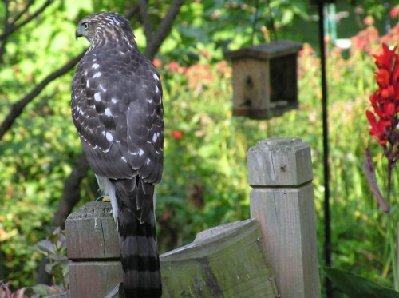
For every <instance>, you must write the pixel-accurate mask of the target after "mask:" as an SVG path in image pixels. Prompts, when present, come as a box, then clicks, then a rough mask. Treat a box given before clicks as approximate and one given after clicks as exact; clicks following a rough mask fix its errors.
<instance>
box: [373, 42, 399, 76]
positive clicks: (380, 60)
mask: <svg viewBox="0 0 399 298" xmlns="http://www.w3.org/2000/svg"><path fill="white" fill-rule="evenodd" d="M396 48H397V47H394V48H393V49H392V50H390V49H389V47H388V46H387V45H386V44H385V43H383V44H382V53H381V54H380V55H373V57H374V58H375V64H376V65H377V67H378V68H385V69H386V70H390V69H391V66H392V62H393V58H394V57H395V51H396Z"/></svg>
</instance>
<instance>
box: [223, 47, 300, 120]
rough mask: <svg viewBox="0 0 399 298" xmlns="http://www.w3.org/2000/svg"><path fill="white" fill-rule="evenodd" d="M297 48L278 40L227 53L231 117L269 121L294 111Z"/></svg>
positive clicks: (296, 106) (296, 89)
mask: <svg viewBox="0 0 399 298" xmlns="http://www.w3.org/2000/svg"><path fill="white" fill-rule="evenodd" d="M301 48H302V44H300V43H297V42H293V41H285V40H280V41H274V42H270V43H268V44H262V45H258V46H250V47H245V48H241V49H239V50H235V51H227V52H226V53H225V57H226V58H228V59H230V60H231V63H232V71H233V73H232V83H233V116H245V117H249V118H253V119H270V118H271V117H275V116H279V115H281V114H282V113H284V112H286V111H288V110H291V109H296V108H298V78H297V58H298V52H299V50H300V49H301Z"/></svg>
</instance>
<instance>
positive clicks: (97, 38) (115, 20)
mask: <svg viewBox="0 0 399 298" xmlns="http://www.w3.org/2000/svg"><path fill="white" fill-rule="evenodd" d="M81 36H84V37H86V38H87V40H88V41H89V42H90V44H91V46H95V45H97V44H106V43H107V42H110V41H116V42H127V43H131V44H132V45H134V44H135V42H134V35H133V33H132V28H131V27H130V25H129V22H128V21H127V20H126V19H125V18H124V17H123V16H121V15H119V14H117V13H113V12H99V13H95V14H92V15H90V16H87V17H85V18H83V19H82V20H81V21H80V22H79V24H78V27H77V29H76V37H81Z"/></svg>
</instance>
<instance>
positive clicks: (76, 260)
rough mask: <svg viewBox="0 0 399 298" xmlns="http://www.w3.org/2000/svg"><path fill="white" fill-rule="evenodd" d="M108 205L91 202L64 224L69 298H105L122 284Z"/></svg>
mask: <svg viewBox="0 0 399 298" xmlns="http://www.w3.org/2000/svg"><path fill="white" fill-rule="evenodd" d="M110 211H111V204H109V203H104V202H90V203H87V204H86V205H85V206H83V207H82V208H80V209H78V210H77V211H76V212H74V213H71V214H70V215H69V216H68V219H67V220H66V222H65V235H66V242H67V243H66V244H67V248H68V258H69V260H70V264H69V290H70V296H71V297H72V298H75V297H76V298H79V297H82V298H83V297H105V296H106V295H107V294H108V293H109V292H110V291H111V290H112V289H113V288H114V287H115V286H117V285H118V284H119V282H120V281H121V280H122V273H123V271H122V265H121V263H120V261H119V256H120V253H119V238H118V232H117V231H116V225H115V223H114V220H113V218H112V216H111V214H110Z"/></svg>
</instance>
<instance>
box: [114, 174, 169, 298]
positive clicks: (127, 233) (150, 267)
mask: <svg viewBox="0 0 399 298" xmlns="http://www.w3.org/2000/svg"><path fill="white" fill-rule="evenodd" d="M114 185H115V190H116V197H117V201H118V230H119V242H120V250H121V262H122V267H123V271H124V278H123V279H124V281H123V287H124V291H125V297H126V298H136V297H137V298H147V297H148V298H157V297H161V294H162V287H161V276H160V270H159V254H158V249H157V241H156V222H155V214H154V206H153V202H152V197H153V194H154V185H152V184H147V183H145V182H144V181H143V180H141V179H140V178H134V179H132V180H130V179H126V180H117V181H114Z"/></svg>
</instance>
